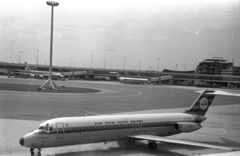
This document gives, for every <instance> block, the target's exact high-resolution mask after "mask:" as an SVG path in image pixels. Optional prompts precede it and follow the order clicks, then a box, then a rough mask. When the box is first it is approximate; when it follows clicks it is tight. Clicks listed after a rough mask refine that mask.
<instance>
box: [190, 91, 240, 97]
mask: <svg viewBox="0 0 240 156" xmlns="http://www.w3.org/2000/svg"><path fill="white" fill-rule="evenodd" d="M195 92H197V93H202V91H195ZM206 94H211V95H222V96H236V97H240V94H239V93H230V92H225V91H221V90H216V91H215V92H214V93H206Z"/></svg>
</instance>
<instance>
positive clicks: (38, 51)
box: [36, 50, 39, 70]
mask: <svg viewBox="0 0 240 156" xmlns="http://www.w3.org/2000/svg"><path fill="white" fill-rule="evenodd" d="M38 57H39V50H38V53H37V67H36V70H37V68H38Z"/></svg>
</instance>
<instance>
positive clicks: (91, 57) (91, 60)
mask: <svg viewBox="0 0 240 156" xmlns="http://www.w3.org/2000/svg"><path fill="white" fill-rule="evenodd" d="M92 57H93V55H91V68H92Z"/></svg>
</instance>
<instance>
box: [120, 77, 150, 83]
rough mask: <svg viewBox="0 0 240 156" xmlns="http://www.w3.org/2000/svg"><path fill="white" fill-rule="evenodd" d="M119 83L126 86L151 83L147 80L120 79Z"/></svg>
mask: <svg viewBox="0 0 240 156" xmlns="http://www.w3.org/2000/svg"><path fill="white" fill-rule="evenodd" d="M119 81H120V82H122V83H125V84H145V83H147V84H150V83H151V81H150V80H149V79H147V78H133V77H119Z"/></svg>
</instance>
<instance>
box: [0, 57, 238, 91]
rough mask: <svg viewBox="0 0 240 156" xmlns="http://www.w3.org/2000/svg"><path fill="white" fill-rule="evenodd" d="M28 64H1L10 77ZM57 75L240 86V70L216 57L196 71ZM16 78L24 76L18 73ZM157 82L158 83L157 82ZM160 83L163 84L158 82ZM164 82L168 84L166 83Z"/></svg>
mask: <svg viewBox="0 0 240 156" xmlns="http://www.w3.org/2000/svg"><path fill="white" fill-rule="evenodd" d="M29 66H30V68H31V69H32V70H38V71H46V72H47V71H49V66H48V65H36V64H29ZM24 69H25V64H22V63H20V64H19V63H7V62H0V74H1V75H9V74H10V73H9V70H24ZM52 71H53V72H60V73H62V74H63V75H64V77H65V78H66V79H72V80H103V79H101V77H108V78H110V79H109V80H112V81H118V79H119V77H132V78H147V79H151V78H155V77H159V78H160V77H161V76H168V75H171V76H172V79H171V80H170V81H166V82H167V84H177V85H194V84H195V85H196V84H197V85H198V84H207V85H213V84H214V85H216V84H217V85H220V86H229V84H232V85H233V84H235V86H234V87H237V86H240V67H236V66H233V63H232V62H227V61H226V60H223V59H222V58H219V57H217V58H216V57H215V58H212V59H206V60H204V61H202V62H200V63H199V65H198V66H197V68H196V70H190V71H175V70H168V69H164V70H163V71H162V72H157V71H153V70H150V71H149V70H123V69H103V68H82V67H65V66H64V67H63V66H53V67H52ZM15 77H20V76H19V75H18V74H16V75H15ZM104 80H105V79H104ZM155 83H156V82H155ZM157 83H159V82H157ZM163 83H165V82H164V81H163Z"/></svg>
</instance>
